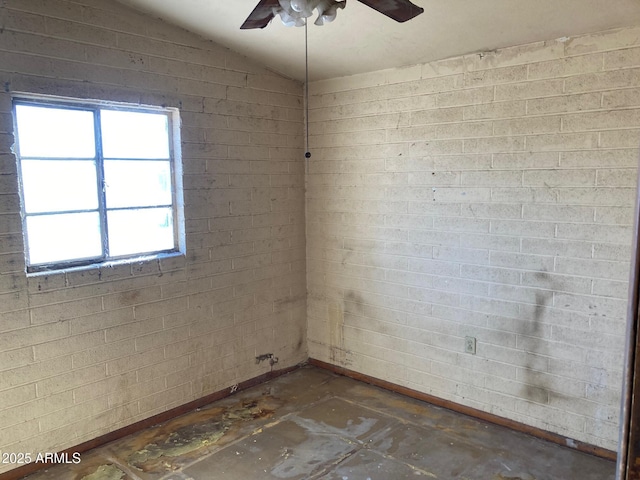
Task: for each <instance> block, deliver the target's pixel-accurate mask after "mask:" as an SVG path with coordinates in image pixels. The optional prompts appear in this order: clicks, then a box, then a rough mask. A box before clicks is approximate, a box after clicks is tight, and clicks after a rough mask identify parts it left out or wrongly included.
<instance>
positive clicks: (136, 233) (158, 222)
mask: <svg viewBox="0 0 640 480" xmlns="http://www.w3.org/2000/svg"><path fill="white" fill-rule="evenodd" d="M107 223H108V225H109V255H110V256H113V257H118V256H121V255H130V254H135V253H148V252H154V251H160V250H172V249H173V248H174V240H173V214H172V211H171V208H146V209H141V210H114V211H109V212H107Z"/></svg>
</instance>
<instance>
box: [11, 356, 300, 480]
mask: <svg viewBox="0 0 640 480" xmlns="http://www.w3.org/2000/svg"><path fill="white" fill-rule="evenodd" d="M300 366H301V365H296V366H293V367H288V368H283V369H281V370H274V371H271V372H267V373H265V374H262V375H259V376H257V377H254V378H251V379H249V380H246V381H244V382H242V383H239V384H238V386H237V388H235V389H234V390H233V392H238V391H241V390H246V389H247V388H251V387H255V386H256V385H260V384H261V383H264V382H266V381H268V380H271V379H273V378H276V377H279V376H281V375H284V374H286V373H290V372H292V371H294V370H297V369H298V368H300ZM233 392H232V390H231V389H229V388H225V389H224V390H220V391H218V392H215V393H212V394H210V395H207V396H205V397H202V398H199V399H197V400H194V401H192V402H189V403H185V404H184V405H181V406H179V407H176V408H172V409H171V410H167V411H166V412H163V413H159V414H158V415H154V416H153V417H149V418H147V419H144V420H140V421H139V422H136V423H133V424H131V425H128V426H126V427H123V428H120V429H118V430H115V431H113V432H110V433H107V434H105V435H102V436H100V437H98V438H94V439H93V440H89V441H87V442H84V443H81V444H80V445H76V446H75V447H71V448H68V449H66V450H64V451H62V452H58V454H66V455H68V457H69V458H71V457H72V455H73V454H74V453H84V452H87V451H89V450H91V449H94V448H97V447H100V446H102V445H105V444H107V443H109V442H113V441H114V440H119V439H120V438H123V437H126V436H127V435H131V434H133V433H136V432H139V431H141V430H144V429H146V428H149V427H152V426H153V425H157V424H159V423H164V422H167V421H169V420H171V419H173V418H176V417H179V416H181V415H184V414H186V413H189V412H191V411H192V410H195V409H197V408H201V407H204V406H205V405H208V404H210V403H212V402H215V401H216V400H220V399H223V398H225V397H228V396H230V395H231V394H232V393H233ZM48 467H51V464H47V463H29V464H27V465H23V466H21V467H18V468H15V469H13V470H9V471H8V472H4V473H0V480H19V479H20V478H22V477H24V476H26V475H30V474H32V473H35V472H37V471H38V470H42V469H44V468H48Z"/></svg>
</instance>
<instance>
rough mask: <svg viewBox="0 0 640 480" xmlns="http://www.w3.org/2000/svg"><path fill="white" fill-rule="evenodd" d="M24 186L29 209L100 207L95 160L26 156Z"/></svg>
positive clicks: (25, 200)
mask: <svg viewBox="0 0 640 480" xmlns="http://www.w3.org/2000/svg"><path fill="white" fill-rule="evenodd" d="M21 167H22V188H23V192H24V208H25V211H26V212H27V213H41V212H61V211H65V210H66V211H69V210H94V209H96V208H98V184H97V178H96V165H95V162H94V161H92V160H67V161H64V160H23V161H22V162H21Z"/></svg>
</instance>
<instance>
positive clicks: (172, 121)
mask: <svg viewBox="0 0 640 480" xmlns="http://www.w3.org/2000/svg"><path fill="white" fill-rule="evenodd" d="M18 105H31V106H37V107H52V108H61V109H70V110H82V111H91V112H93V119H94V120H93V121H94V139H95V146H96V148H95V158H94V159H93V160H94V161H95V164H96V178H97V185H96V189H97V194H98V208H97V212H98V214H99V217H100V235H101V244H102V253H101V255H99V256H95V257H91V258H83V259H69V260H60V261H55V262H51V263H37V264H31V262H30V259H29V243H28V242H29V238H28V236H29V234H28V230H27V218H28V217H30V216H35V215H52V214H56V213H67V211H57V212H55V211H54V212H47V213H45V214H33V213H32V214H28V213H27V212H26V210H25V201H24V192H23V178H22V166H21V164H22V160H23V157H22V156H21V154H20V145H19V143H20V142H19V134H20V132H19V131H18V125H17V114H16V106H18ZM101 110H117V111H129V112H138V113H155V114H164V115H166V116H167V121H168V126H169V128H168V137H169V138H168V140H169V163H170V170H171V205H170V207H171V210H172V213H173V215H172V217H173V236H174V239H173V245H174V247H173V248H171V249H167V250H159V251H149V252H139V253H134V254H129V255H121V256H112V255H110V253H109V242H108V224H107V211H108V209H107V204H106V189H105V183H104V160H105V158H104V156H103V152H102V141H101V139H102V132H101V124H100V111H101ZM13 118H14V132H15V135H14V137H15V144H14V154H15V156H16V161H17V167H18V168H17V171H18V182H19V191H20V200H21V201H20V206H21V218H22V232H23V238H24V254H25V266H26V273H27V274H38V273H43V272H44V273H51V272H55V271H65V270H68V269H72V268H82V267H88V268H98V267H102V266H109V265H115V264H120V263H134V262H140V261H145V260H151V259H155V258H163V257H169V256H176V255H184V254H185V243H186V242H185V228H184V199H183V188H182V158H181V148H180V146H181V141H180V114H179V111H178V109H177V108H169V107H155V106H141V105H137V104H126V103H120V102H109V101H102V100H85V99H73V98H66V97H54V96H44V95H32V94H18V95H14V96H13ZM24 159H25V160H26V159H29V160H31V159H37V160H63V161H65V160H68V161H73V159H64V158H62V159H61V158H60V157H33V158H32V157H24ZM110 160H113V159H110ZM115 160H119V159H115ZM122 160H140V159H124V158H122ZM144 160H153V159H142V161H144ZM163 160H166V159H163ZM158 207H165V208H167V207H169V205H155V206H145V207H143V208H158ZM134 209H140V207H136V206H130V207H124V208H118V210H134ZM82 211H83V210H74V211H71V213H77V212H78V213H80V212H82ZM91 211H94V212H95V211H96V210H91Z"/></svg>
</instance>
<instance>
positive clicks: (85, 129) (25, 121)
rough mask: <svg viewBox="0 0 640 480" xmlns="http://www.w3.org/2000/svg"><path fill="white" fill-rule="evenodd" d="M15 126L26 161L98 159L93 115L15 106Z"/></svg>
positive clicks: (56, 109) (64, 109) (76, 111)
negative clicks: (49, 158)
mask: <svg viewBox="0 0 640 480" xmlns="http://www.w3.org/2000/svg"><path fill="white" fill-rule="evenodd" d="M16 122H17V124H18V143H19V146H20V155H21V156H22V157H23V158H24V157H53V158H94V157H95V156H96V147H95V140H94V136H95V132H94V128H93V112H88V111H86V110H71V109H66V108H50V107H35V106H32V105H16Z"/></svg>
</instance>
